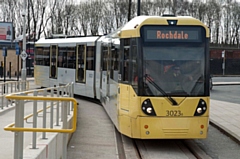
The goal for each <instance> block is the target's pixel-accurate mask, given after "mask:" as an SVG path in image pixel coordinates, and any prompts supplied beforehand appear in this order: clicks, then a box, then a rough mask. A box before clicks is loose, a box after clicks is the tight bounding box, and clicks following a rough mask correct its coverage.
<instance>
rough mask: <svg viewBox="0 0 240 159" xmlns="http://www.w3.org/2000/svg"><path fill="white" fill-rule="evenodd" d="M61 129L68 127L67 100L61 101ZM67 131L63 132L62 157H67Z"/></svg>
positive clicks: (64, 158)
mask: <svg viewBox="0 0 240 159" xmlns="http://www.w3.org/2000/svg"><path fill="white" fill-rule="evenodd" d="M62 107H63V109H62V110H63V129H67V128H68V122H67V120H68V116H67V102H66V101H64V102H63V106H62ZM67 135H68V134H67V133H63V147H62V159H67Z"/></svg>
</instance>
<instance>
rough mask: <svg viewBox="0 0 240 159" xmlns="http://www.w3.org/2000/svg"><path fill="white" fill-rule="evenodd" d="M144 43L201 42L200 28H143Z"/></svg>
mask: <svg viewBox="0 0 240 159" xmlns="http://www.w3.org/2000/svg"><path fill="white" fill-rule="evenodd" d="M143 31H144V34H143V35H144V41H145V42H201V41H202V29H201V28H200V27H166V26H145V27H144V29H143Z"/></svg>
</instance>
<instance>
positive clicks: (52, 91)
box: [50, 88, 54, 128]
mask: <svg viewBox="0 0 240 159" xmlns="http://www.w3.org/2000/svg"><path fill="white" fill-rule="evenodd" d="M53 93H54V89H53V88H51V97H53ZM50 128H53V101H52V100H51V111H50Z"/></svg>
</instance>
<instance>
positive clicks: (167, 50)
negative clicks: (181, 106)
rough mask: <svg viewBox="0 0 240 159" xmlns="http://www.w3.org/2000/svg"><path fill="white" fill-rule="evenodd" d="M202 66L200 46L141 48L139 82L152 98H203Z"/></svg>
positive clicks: (203, 75)
mask: <svg viewBox="0 0 240 159" xmlns="http://www.w3.org/2000/svg"><path fill="white" fill-rule="evenodd" d="M204 66H205V48H204V47H203V46H202V45H201V46H199V47H196V46H194V47H193V46H192V47H191V46H145V47H143V77H145V79H143V81H144V82H145V84H146V85H147V87H148V92H151V93H150V94H152V95H154V96H166V95H171V96H201V95H204V92H205V91H204V89H205V87H204V85H205V82H204V81H205V80H204V78H205V71H204V70H205V69H204V68H205V67H204ZM146 77H147V78H151V81H152V82H149V81H148V80H147V78H146ZM153 83H154V84H153ZM160 89H161V90H160ZM163 91H164V93H162V92H163Z"/></svg>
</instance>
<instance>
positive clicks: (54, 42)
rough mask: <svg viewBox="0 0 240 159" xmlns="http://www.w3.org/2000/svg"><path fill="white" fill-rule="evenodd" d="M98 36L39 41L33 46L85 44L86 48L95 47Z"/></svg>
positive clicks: (43, 39)
mask: <svg viewBox="0 0 240 159" xmlns="http://www.w3.org/2000/svg"><path fill="white" fill-rule="evenodd" d="M98 38H99V36H90V37H76V38H57V39H45V38H42V39H39V40H38V41H37V42H36V43H35V45H36V46H51V45H57V44H58V46H60V47H61V46H62V47H64V46H76V45H77V44H86V45H87V46H95V41H96V40H97V39H98Z"/></svg>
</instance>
